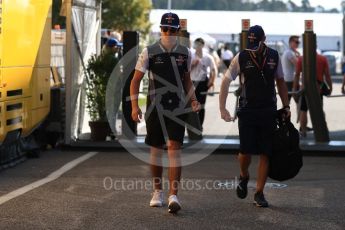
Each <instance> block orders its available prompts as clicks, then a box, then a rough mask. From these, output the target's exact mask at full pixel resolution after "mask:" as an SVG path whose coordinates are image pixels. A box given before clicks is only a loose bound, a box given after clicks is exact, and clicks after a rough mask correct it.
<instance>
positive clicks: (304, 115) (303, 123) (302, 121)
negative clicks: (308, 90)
mask: <svg viewBox="0 0 345 230" xmlns="http://www.w3.org/2000/svg"><path fill="white" fill-rule="evenodd" d="M307 123H308V116H307V112H306V111H301V114H300V124H301V134H302V135H303V136H305V135H306V133H307Z"/></svg>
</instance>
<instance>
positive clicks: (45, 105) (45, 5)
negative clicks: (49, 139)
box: [0, 0, 52, 167]
mask: <svg viewBox="0 0 345 230" xmlns="http://www.w3.org/2000/svg"><path fill="white" fill-rule="evenodd" d="M51 11H52V2H51V1H50V0H0V167H1V165H5V164H6V163H8V162H13V161H15V160H16V158H19V157H20V154H19V153H18V152H20V151H19V150H18V149H20V148H25V145H26V144H25V143H24V144H23V140H25V139H28V138H29V137H30V136H31V135H32V133H33V131H34V130H35V129H36V128H37V127H38V126H39V125H40V124H41V123H42V122H43V121H44V119H45V118H46V117H47V115H48V113H49V108H50V49H51V46H50V44H51ZM29 139H30V138H29ZM23 146H24V147H23Z"/></svg>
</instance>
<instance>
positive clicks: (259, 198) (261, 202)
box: [254, 192, 268, 208]
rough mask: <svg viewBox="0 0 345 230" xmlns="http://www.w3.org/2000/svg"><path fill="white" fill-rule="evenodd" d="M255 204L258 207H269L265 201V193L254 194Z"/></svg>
mask: <svg viewBox="0 0 345 230" xmlns="http://www.w3.org/2000/svg"><path fill="white" fill-rule="evenodd" d="M254 204H256V206H257V207H263V208H266V207H268V202H267V200H266V199H265V196H264V194H263V192H256V193H255V194H254Z"/></svg>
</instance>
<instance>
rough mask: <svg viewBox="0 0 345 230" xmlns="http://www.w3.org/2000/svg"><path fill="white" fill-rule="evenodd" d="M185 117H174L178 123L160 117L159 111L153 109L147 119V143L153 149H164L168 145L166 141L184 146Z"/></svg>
mask: <svg viewBox="0 0 345 230" xmlns="http://www.w3.org/2000/svg"><path fill="white" fill-rule="evenodd" d="M185 117H186V116H185V115H184V114H183V115H179V116H177V117H174V118H175V119H177V120H179V122H176V121H175V120H174V119H171V118H169V117H166V116H163V115H160V116H159V115H158V113H157V109H156V108H155V109H153V110H152V112H151V113H150V114H148V115H147V116H146V117H145V122H146V132H147V134H146V138H145V143H146V144H147V145H150V146H153V147H158V148H160V147H162V146H164V145H166V144H167V143H166V140H172V141H176V142H179V143H180V144H181V145H182V144H183V139H184V133H185V125H184V123H185V120H186V119H185Z"/></svg>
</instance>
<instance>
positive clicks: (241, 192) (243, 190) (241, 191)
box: [236, 176, 249, 199]
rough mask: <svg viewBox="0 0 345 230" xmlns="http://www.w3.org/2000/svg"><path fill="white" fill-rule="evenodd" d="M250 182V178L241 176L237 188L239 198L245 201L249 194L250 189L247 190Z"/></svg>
mask: <svg viewBox="0 0 345 230" xmlns="http://www.w3.org/2000/svg"><path fill="white" fill-rule="evenodd" d="M248 181H249V176H248V177H245V178H243V177H241V176H240V183H238V185H237V188H236V193H237V196H238V198H240V199H244V198H246V197H247V194H248V189H247V185H248Z"/></svg>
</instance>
